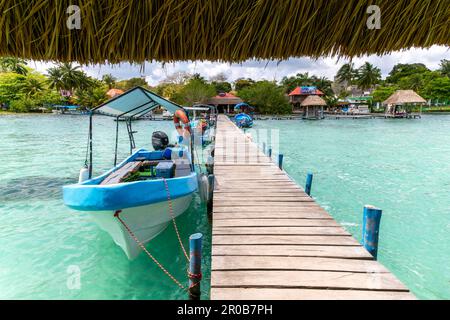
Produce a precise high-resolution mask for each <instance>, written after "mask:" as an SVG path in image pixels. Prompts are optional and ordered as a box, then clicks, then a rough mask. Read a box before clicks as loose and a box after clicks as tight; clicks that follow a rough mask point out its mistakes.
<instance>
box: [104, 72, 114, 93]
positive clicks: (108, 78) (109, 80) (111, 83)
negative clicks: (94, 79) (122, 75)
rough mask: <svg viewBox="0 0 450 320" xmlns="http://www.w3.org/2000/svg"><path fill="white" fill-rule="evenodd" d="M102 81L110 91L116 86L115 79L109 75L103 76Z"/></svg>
mask: <svg viewBox="0 0 450 320" xmlns="http://www.w3.org/2000/svg"><path fill="white" fill-rule="evenodd" d="M102 81H103V82H104V83H105V84H106V85H107V86H108V89H112V88H114V87H115V85H116V81H117V78H116V77H114V76H113V75H112V74H110V73H109V74H105V75H103V77H102Z"/></svg>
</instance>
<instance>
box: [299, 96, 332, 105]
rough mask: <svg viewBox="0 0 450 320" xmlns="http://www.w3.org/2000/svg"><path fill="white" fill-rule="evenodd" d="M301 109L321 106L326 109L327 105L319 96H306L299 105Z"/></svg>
mask: <svg viewBox="0 0 450 320" xmlns="http://www.w3.org/2000/svg"><path fill="white" fill-rule="evenodd" d="M300 105H301V106H302V107H312V106H323V107H326V105H327V103H326V102H325V100H323V99H322V98H321V97H319V96H308V97H306V99H305V100H303V102H302V103H301V104H300Z"/></svg>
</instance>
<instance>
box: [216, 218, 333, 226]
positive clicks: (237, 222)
mask: <svg viewBox="0 0 450 320" xmlns="http://www.w3.org/2000/svg"><path fill="white" fill-rule="evenodd" d="M213 226H214V227H340V225H339V224H338V223H337V222H336V221H334V220H332V219H328V220H320V219H226V220H220V219H217V220H216V219H214V221H213Z"/></svg>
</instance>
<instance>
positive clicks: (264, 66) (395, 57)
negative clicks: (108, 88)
mask: <svg viewBox="0 0 450 320" xmlns="http://www.w3.org/2000/svg"><path fill="white" fill-rule="evenodd" d="M442 59H450V51H449V48H448V47H444V46H433V47H431V48H429V49H410V50H405V51H397V52H393V53H391V54H388V55H384V56H375V55H371V56H364V57H360V58H354V59H353V62H354V63H355V65H356V66H357V67H359V66H360V65H362V64H363V63H364V62H365V61H369V62H370V63H372V64H374V65H376V66H377V67H379V68H380V69H381V71H382V74H383V76H384V77H385V76H387V75H388V73H389V72H390V71H391V70H392V68H393V67H394V65H395V64H397V63H424V64H425V65H426V66H427V67H428V68H430V69H432V70H435V69H437V68H438V67H439V63H440V60H442ZM346 62H348V60H346V59H340V60H338V59H337V58H331V57H327V58H322V59H318V60H314V59H310V58H292V59H289V60H286V61H281V62H278V61H256V60H250V61H246V62H243V63H241V64H230V63H223V62H209V61H205V62H201V61H188V62H177V63H170V64H161V63H145V65H144V66H141V65H130V64H129V63H122V64H119V65H101V66H99V65H94V66H93V65H90V66H84V67H83V69H84V70H85V71H86V72H87V73H88V74H89V75H90V76H93V77H96V78H101V77H102V75H104V74H107V73H111V74H113V75H114V76H115V77H117V78H119V79H127V78H132V77H141V76H144V77H145V78H146V80H147V82H148V83H149V84H150V85H156V84H158V82H160V81H161V80H163V79H164V78H165V77H166V76H168V75H170V74H172V73H174V72H178V71H187V72H190V73H200V74H201V75H202V76H204V77H205V78H210V77H212V76H215V75H217V74H218V73H224V74H226V75H227V76H228V80H229V81H234V80H236V79H237V78H240V77H245V78H253V79H256V80H260V79H265V80H281V79H282V78H283V77H284V76H292V75H295V74H297V73H299V72H300V73H304V72H308V73H309V74H310V75H313V74H314V75H316V76H320V77H327V78H329V79H333V77H334V76H335V74H336V72H337V71H338V70H339V68H340V67H341V66H342V65H343V64H344V63H346ZM52 65H54V64H52V63H44V62H31V63H30V66H31V67H33V68H35V69H37V70H38V71H40V72H44V73H45V70H46V69H47V68H49V67H51V66H52Z"/></svg>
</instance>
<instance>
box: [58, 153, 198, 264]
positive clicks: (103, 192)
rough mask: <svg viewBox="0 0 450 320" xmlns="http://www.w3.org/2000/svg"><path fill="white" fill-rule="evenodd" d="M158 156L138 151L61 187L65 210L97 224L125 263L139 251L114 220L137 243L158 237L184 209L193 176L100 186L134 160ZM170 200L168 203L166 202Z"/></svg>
mask: <svg viewBox="0 0 450 320" xmlns="http://www.w3.org/2000/svg"><path fill="white" fill-rule="evenodd" d="M161 156H162V153H159V152H149V151H146V150H144V149H141V150H139V151H137V152H135V153H134V154H133V155H131V156H130V157H129V158H127V159H126V160H125V161H123V162H122V163H121V164H119V165H118V166H117V167H115V168H113V169H111V170H109V171H108V172H106V173H105V174H103V175H101V176H99V177H97V178H93V179H91V180H87V181H85V182H83V183H79V184H73V185H68V186H64V187H63V200H64V203H65V205H67V206H68V207H70V208H72V209H75V210H79V211H87V212H88V213H89V214H90V215H91V216H92V217H93V219H94V221H96V222H97V224H98V225H99V226H100V227H101V228H102V229H103V230H105V231H106V232H108V233H109V234H110V235H111V237H112V239H113V240H114V242H115V243H116V244H117V245H119V246H120V247H121V248H122V249H123V251H124V252H125V254H126V255H127V257H128V258H129V259H134V258H136V257H137V256H138V255H139V253H140V252H141V248H140V247H139V245H138V244H137V243H136V241H135V240H134V239H133V238H132V237H131V236H130V235H129V233H128V231H127V230H126V228H124V226H123V225H122V224H121V223H120V221H119V220H118V219H117V217H115V216H114V215H115V213H116V212H120V213H119V214H120V217H121V218H122V219H123V220H124V221H125V222H126V224H127V225H128V227H129V228H130V229H131V230H132V231H133V232H134V233H135V235H136V236H137V238H138V239H139V241H140V242H141V243H143V244H145V243H147V242H148V241H150V240H151V239H153V238H154V237H156V236H157V235H158V234H159V233H161V232H162V231H163V230H164V229H165V228H166V227H167V225H168V224H169V222H170V221H171V220H172V218H176V217H178V216H179V215H181V214H182V213H184V212H185V211H186V210H187V209H188V208H189V205H190V203H191V200H192V195H193V193H194V192H195V191H197V188H198V182H197V174H196V173H195V172H191V173H190V174H188V175H186V176H181V177H177V178H170V179H169V178H168V179H166V182H167V186H168V190H169V194H168V191H167V188H166V185H165V183H164V180H163V179H154V180H144V181H136V182H126V183H117V184H110V185H108V184H106V185H101V184H100V183H101V182H102V181H103V180H104V179H105V178H106V177H107V176H109V174H110V173H112V172H113V171H115V170H117V169H119V168H120V167H122V166H123V165H125V164H126V163H127V162H129V161H134V160H135V159H136V158H138V157H146V158H147V159H149V160H156V159H158V158H159V157H161ZM169 198H170V202H169Z"/></svg>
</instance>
